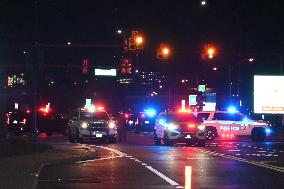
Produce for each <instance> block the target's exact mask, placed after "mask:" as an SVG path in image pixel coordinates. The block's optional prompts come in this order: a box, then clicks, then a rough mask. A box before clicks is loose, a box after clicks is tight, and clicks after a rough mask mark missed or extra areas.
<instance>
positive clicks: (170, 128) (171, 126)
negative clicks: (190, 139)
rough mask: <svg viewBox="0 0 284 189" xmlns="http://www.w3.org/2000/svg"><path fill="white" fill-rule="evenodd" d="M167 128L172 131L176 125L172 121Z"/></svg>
mask: <svg viewBox="0 0 284 189" xmlns="http://www.w3.org/2000/svg"><path fill="white" fill-rule="evenodd" d="M167 128H168V130H170V131H174V130H177V128H178V126H177V125H175V124H173V123H170V124H169V125H168V127H167Z"/></svg>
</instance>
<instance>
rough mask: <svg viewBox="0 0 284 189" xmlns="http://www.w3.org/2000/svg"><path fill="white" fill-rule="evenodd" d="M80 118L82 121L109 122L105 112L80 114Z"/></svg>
mask: <svg viewBox="0 0 284 189" xmlns="http://www.w3.org/2000/svg"><path fill="white" fill-rule="evenodd" d="M80 117H81V118H82V119H91V120H109V119H110V118H109V116H108V114H107V113H106V112H95V113H92V112H81V113H80Z"/></svg>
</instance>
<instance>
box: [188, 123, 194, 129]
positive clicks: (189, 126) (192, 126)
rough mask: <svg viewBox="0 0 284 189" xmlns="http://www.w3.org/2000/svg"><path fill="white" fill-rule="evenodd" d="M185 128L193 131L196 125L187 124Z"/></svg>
mask: <svg viewBox="0 0 284 189" xmlns="http://www.w3.org/2000/svg"><path fill="white" fill-rule="evenodd" d="M187 126H188V128H190V129H195V128H196V125H195V124H188V125H187Z"/></svg>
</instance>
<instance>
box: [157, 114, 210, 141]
mask: <svg viewBox="0 0 284 189" xmlns="http://www.w3.org/2000/svg"><path fill="white" fill-rule="evenodd" d="M154 129H155V130H154V143H155V144H161V141H164V143H165V145H173V144H174V143H178V142H186V143H187V144H193V143H197V144H198V145H200V146H205V131H204V126H202V125H201V120H199V119H198V118H197V117H196V116H195V115H194V114H193V113H180V112H168V113H164V112H163V113H161V114H160V115H159V116H158V118H157V121H156V123H155V128H154Z"/></svg>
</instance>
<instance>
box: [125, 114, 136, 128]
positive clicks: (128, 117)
mask: <svg viewBox="0 0 284 189" xmlns="http://www.w3.org/2000/svg"><path fill="white" fill-rule="evenodd" d="M124 116H125V122H126V127H127V129H135V121H136V116H135V115H134V114H131V113H125V114H124Z"/></svg>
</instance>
